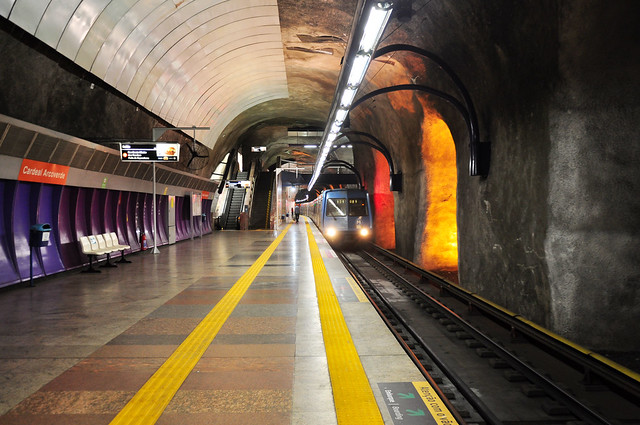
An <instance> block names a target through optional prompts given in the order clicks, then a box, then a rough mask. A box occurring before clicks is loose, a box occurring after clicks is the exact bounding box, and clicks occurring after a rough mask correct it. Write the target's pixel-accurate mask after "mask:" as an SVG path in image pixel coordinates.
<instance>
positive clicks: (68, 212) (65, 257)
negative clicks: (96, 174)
mask: <svg viewBox="0 0 640 425" xmlns="http://www.w3.org/2000/svg"><path fill="white" fill-rule="evenodd" d="M77 202H78V188H77V187H70V186H65V187H63V188H62V192H61V194H60V204H59V205H60V207H59V209H58V237H59V243H60V246H59V248H60V258H61V259H62V263H63V264H64V266H65V267H66V268H67V269H70V268H73V267H77V266H79V265H81V264H82V260H81V258H80V247H79V246H78V239H77V238H76V214H75V211H76V205H77Z"/></svg>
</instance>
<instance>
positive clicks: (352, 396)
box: [307, 221, 384, 425]
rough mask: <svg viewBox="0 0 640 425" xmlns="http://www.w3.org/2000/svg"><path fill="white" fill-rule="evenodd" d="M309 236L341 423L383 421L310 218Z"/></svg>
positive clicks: (330, 374) (323, 332)
mask: <svg viewBox="0 0 640 425" xmlns="http://www.w3.org/2000/svg"><path fill="white" fill-rule="evenodd" d="M307 236H308V238H309V250H310V251H311V263H312V265H313V275H314V277H315V281H316V293H317V297H318V309H319V310H320V322H321V325H322V337H323V339H324V345H325V350H326V352H327V363H328V366H329V376H330V378H331V387H332V389H333V400H334V403H335V406H336V416H337V418H338V424H342V425H346V424H349V425H357V424H366V425H372V424H384V421H383V420H382V415H381V414H380V410H379V409H378V404H377V403H376V400H375V397H374V395H373V391H372V390H371V385H370V384H369V380H368V379H367V375H366V374H365V372H364V368H363V367H362V363H361V362H360V357H359V356H358V352H357V351H356V347H355V346H354V344H353V341H352V339H351V334H350V333H349V328H348V327H347V324H346V322H345V320H344V316H343V315H342V310H341V309H340V304H339V303H338V298H337V297H336V294H335V292H334V290H333V286H332V285H331V280H330V279H329V274H328V273H327V269H326V268H325V266H324V262H323V261H322V256H321V255H320V250H319V249H318V244H317V243H316V241H315V239H314V237H313V233H312V232H311V226H310V225H309V222H308V221H307Z"/></svg>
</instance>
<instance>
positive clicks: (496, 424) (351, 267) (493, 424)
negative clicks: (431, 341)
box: [336, 252, 502, 425]
mask: <svg viewBox="0 0 640 425" xmlns="http://www.w3.org/2000/svg"><path fill="white" fill-rule="evenodd" d="M336 255H337V256H338V258H339V259H340V261H341V262H342V264H344V266H345V268H346V269H347V271H348V272H349V273H350V274H351V276H352V277H353V278H354V279H355V281H356V282H357V283H358V285H359V286H360V288H361V289H362V290H363V292H364V293H365V294H366V295H367V298H369V302H371V305H373V307H374V308H375V309H376V310H377V311H378V314H379V315H380V317H381V318H382V320H383V321H384V322H385V323H386V324H387V327H389V329H391V330H392V332H393V334H394V336H395V337H396V339H397V340H398V342H400V344H401V345H402V346H403V348H404V349H405V351H407V353H409V355H410V357H411V359H412V360H413V362H414V363H415V364H416V366H417V367H418V368H419V369H420V371H421V372H422V374H423V376H424V377H425V378H426V379H427V380H428V381H429V384H430V385H431V386H432V387H433V389H434V390H435V391H436V393H438V396H439V397H440V399H441V400H442V402H443V403H444V404H445V405H446V406H447V408H448V409H449V411H450V412H451V414H452V415H454V417H455V418H456V420H457V421H458V423H459V424H460V425H466V424H467V422H466V421H465V420H464V419H463V418H462V416H460V413H459V412H458V410H457V409H456V408H455V407H454V406H453V405H452V404H451V402H450V401H449V399H448V398H447V397H446V396H445V395H444V393H443V392H442V390H441V389H440V387H439V386H438V384H437V383H436V382H435V380H434V379H433V377H432V376H431V375H430V374H429V372H428V371H427V370H426V369H425V367H424V366H423V365H422V363H421V362H420V360H419V359H418V357H417V356H416V355H415V353H414V351H413V350H412V349H411V348H410V347H409V346H408V345H407V343H406V342H405V340H404V339H403V338H402V336H400V334H399V333H398V332H396V331H395V330H394V325H392V324H391V322H390V321H389V317H388V315H387V314H386V313H385V312H384V311H383V310H382V308H381V307H380V306H379V305H378V303H376V301H375V300H373V299H372V298H371V295H370V294H369V293H368V291H367V290H366V288H365V287H364V286H363V284H362V283H363V282H365V283H366V285H367V287H368V288H369V289H370V290H371V291H373V292H374V293H375V294H376V296H377V297H378V299H379V300H380V301H381V302H382V303H383V305H384V308H386V309H387V310H388V311H389V312H391V314H393V318H394V319H395V320H397V321H398V322H399V323H400V324H402V326H403V327H404V328H405V329H406V330H407V331H409V333H410V334H411V336H412V337H413V338H414V339H415V340H416V341H417V342H418V343H419V344H420V348H422V349H423V350H424V351H425V353H427V355H428V356H429V357H430V358H431V360H433V362H434V363H436V365H437V366H438V367H439V368H440V369H442V370H443V371H444V372H445V374H446V375H447V377H449V374H448V373H447V371H445V369H448V367H447V365H446V364H444V362H443V361H442V360H440V358H438V356H437V355H436V354H435V353H434V352H433V351H432V350H431V349H430V348H429V346H428V345H427V344H426V343H425V342H424V341H423V340H422V339H421V338H420V337H419V336H418V334H417V333H416V332H415V330H414V329H413V327H412V326H411V325H410V324H409V323H407V322H406V321H405V320H404V319H403V317H402V315H401V314H400V313H399V312H398V310H397V309H396V308H394V307H393V306H392V305H391V304H390V303H389V302H388V301H387V300H386V299H385V297H384V296H383V295H382V294H381V293H380V291H378V289H377V288H376V287H375V285H373V283H372V282H371V281H370V280H369V279H368V278H367V277H366V276H365V275H364V274H363V273H362V272H361V271H360V269H359V268H358V267H357V266H356V265H355V264H353V262H352V261H351V260H349V258H348V257H347V256H346V255H344V254H343V253H342V252H336ZM449 372H451V373H452V375H455V373H453V372H452V371H450V370H449ZM455 377H456V378H457V380H456V381H455V382H454V379H451V378H450V380H451V381H452V382H454V383H455V384H456V388H458V390H459V391H460V393H461V394H462V395H463V396H465V397H467V393H469V394H470V397H469V398H467V401H468V402H469V404H471V405H472V406H473V407H474V408H475V409H476V411H477V412H478V414H480V416H482V418H483V419H485V420H486V421H487V423H488V424H490V425H501V424H502V422H500V421H499V420H498V419H497V418H495V416H494V415H493V413H492V412H491V411H490V410H489V408H488V407H486V405H485V404H484V403H483V402H482V401H481V400H480V399H479V398H478V397H477V396H476V394H475V393H474V392H473V391H472V390H471V388H470V387H469V386H468V385H466V384H465V383H464V382H463V381H462V380H460V379H459V378H458V377H457V375H455ZM458 383H460V384H461V386H462V387H464V389H465V390H464V391H463V390H461V389H460V388H459V387H458ZM470 398H473V401H475V402H477V404H478V406H479V407H480V408H479V407H478V406H476V405H475V404H474V403H473V402H472V401H471V400H470ZM483 413H484V414H483Z"/></svg>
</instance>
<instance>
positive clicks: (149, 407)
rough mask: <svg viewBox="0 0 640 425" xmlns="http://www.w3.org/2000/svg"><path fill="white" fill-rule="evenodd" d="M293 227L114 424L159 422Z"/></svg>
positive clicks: (249, 270) (237, 285)
mask: <svg viewBox="0 0 640 425" xmlns="http://www.w3.org/2000/svg"><path fill="white" fill-rule="evenodd" d="M290 227H291V225H288V226H287V227H286V228H285V229H284V230H283V231H282V233H281V234H280V235H279V236H278V237H277V238H276V239H275V240H274V241H273V242H272V243H271V245H269V247H268V248H267V249H266V250H265V251H264V252H263V253H262V255H261V256H260V257H259V258H258V259H257V260H256V262H255V263H253V265H252V266H251V267H249V269H248V270H247V271H246V272H245V273H244V274H243V275H242V277H240V279H238V281H237V282H236V283H235V284H234V285H233V287H232V288H231V289H230V290H229V292H227V294H226V295H225V296H224V297H223V298H222V299H221V300H220V301H219V302H218V303H217V304H216V306H215V307H214V308H213V309H212V310H211V311H210V312H209V313H208V314H207V315H206V316H205V318H204V319H202V321H201V322H200V323H199V324H198V326H196V328H195V329H194V330H193V331H192V332H191V334H189V336H187V338H186V339H185V340H184V341H183V342H182V344H180V346H179V347H178V348H176V351H174V352H173V354H172V355H171V356H170V357H169V358H168V359H167V361H165V362H164V364H163V365H162V366H160V368H159V369H158V370H157V371H156V373H154V374H153V376H152V377H151V378H149V380H148V381H147V382H146V383H145V384H144V385H143V386H142V388H140V390H139V391H138V392H137V393H136V395H135V396H133V398H132V399H131V400H130V401H129V403H127V405H126V406H125V407H124V408H123V409H122V410H121V411H120V413H118V415H117V416H116V417H115V418H114V419H113V420H112V421H111V423H110V425H124V424H136V425H147V424H149V425H151V424H155V423H156V421H157V420H158V418H159V417H160V415H162V412H163V411H164V409H165V408H166V407H167V405H168V404H169V402H170V401H171V399H172V398H173V396H174V395H175V393H176V391H178V388H180V386H181V385H182V383H183V382H184V380H185V379H187V376H189V373H191V370H193V368H194V367H195V365H196V363H197V362H198V361H199V360H200V358H201V357H202V355H203V354H204V352H205V351H206V350H207V348H209V345H210V344H211V342H212V341H213V339H214V338H215V336H216V335H217V334H218V331H219V330H220V328H221V327H222V325H224V323H225V322H226V320H227V319H228V318H229V315H231V312H232V311H233V309H234V308H235V307H236V305H238V303H239V302H240V299H241V298H242V296H243V295H244V294H245V292H246V291H247V289H249V286H250V285H251V283H252V282H253V280H254V279H255V278H256V276H257V275H258V273H260V270H262V267H264V265H265V264H266V262H267V260H268V259H269V257H271V254H273V252H274V251H275V249H276V248H277V246H278V244H279V243H280V242H281V241H282V239H283V238H284V236H285V235H286V233H287V231H288V230H289V228H290Z"/></svg>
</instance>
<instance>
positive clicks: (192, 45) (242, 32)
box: [138, 8, 281, 103]
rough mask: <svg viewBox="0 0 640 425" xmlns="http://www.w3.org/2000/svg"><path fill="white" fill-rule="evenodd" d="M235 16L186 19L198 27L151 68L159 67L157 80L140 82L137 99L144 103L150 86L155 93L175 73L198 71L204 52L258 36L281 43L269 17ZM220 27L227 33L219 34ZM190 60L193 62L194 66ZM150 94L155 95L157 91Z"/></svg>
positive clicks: (238, 43) (235, 46)
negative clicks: (258, 30) (263, 27)
mask: <svg viewBox="0 0 640 425" xmlns="http://www.w3.org/2000/svg"><path fill="white" fill-rule="evenodd" d="M256 9H258V8H256ZM257 12H258V11H257ZM202 15H203V14H201V15H199V16H198V18H203V16H202ZM238 18H241V16H239V15H238V13H228V14H226V15H223V16H216V17H214V18H213V19H209V20H206V21H202V20H201V19H198V20H195V19H194V20H191V21H190V22H188V23H189V24H191V25H195V24H198V26H197V27H196V28H194V29H193V30H192V31H191V32H190V33H189V34H187V35H185V36H184V37H183V38H182V39H181V40H180V42H179V43H177V44H176V45H175V46H173V47H172V48H171V49H170V50H169V51H167V54H165V55H164V57H162V58H161V59H160V60H159V61H158V62H157V63H156V64H155V68H159V70H160V73H159V74H160V75H159V76H158V80H153V79H149V78H148V79H146V80H145V82H144V85H145V86H146V87H143V88H142V90H141V93H140V95H139V96H138V97H139V99H140V100H141V101H143V99H144V102H145V103H148V99H147V97H146V96H147V95H148V94H149V91H151V90H152V87H151V86H153V90H154V91H156V92H158V91H163V90H164V86H165V85H166V83H167V82H168V81H169V80H170V79H171V78H173V77H174V76H175V75H180V76H181V77H186V78H190V77H191V76H192V75H193V74H194V69H195V72H198V68H197V67H198V66H199V65H198V64H197V63H196V62H195V61H197V60H202V59H203V58H206V57H207V56H206V55H207V54H208V52H212V51H216V50H222V51H228V50H233V49H236V48H238V47H240V46H242V45H243V44H251V43H255V42H257V41H260V39H261V38H262V39H268V40H273V41H278V42H280V43H281V36H280V33H279V31H280V28H279V27H278V26H277V21H275V20H274V19H273V17H261V16H258V17H254V18H250V19H247V20H242V21H237V20H236V19H238ZM274 21H275V22H274ZM269 24H271V25H273V28H271V29H270V31H267V30H265V29H262V31H261V33H259V34H255V33H256V28H257V27H262V26H268V25H269ZM223 28H224V29H225V31H224V32H226V33H227V34H222V33H223V31H222V29H223ZM253 34H255V35H253ZM249 35H253V36H254V38H253V39H252V40H248V39H247V38H248V37H249ZM242 40H246V42H244V43H243V42H242ZM194 57H195V58H196V59H195V60H194V59H193V58H194ZM194 63H196V64H195V65H194ZM178 67H179V68H178ZM194 67H195V68H194ZM152 95H153V93H152ZM154 97H157V94H156V96H154Z"/></svg>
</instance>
